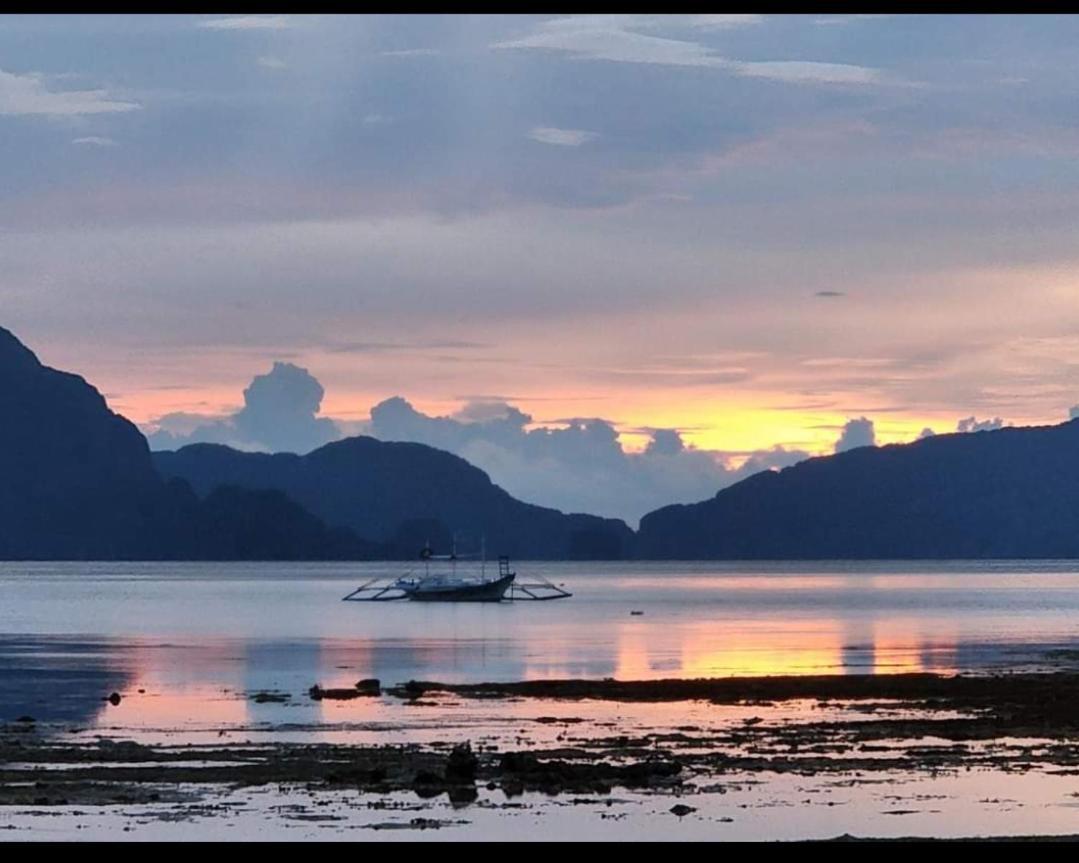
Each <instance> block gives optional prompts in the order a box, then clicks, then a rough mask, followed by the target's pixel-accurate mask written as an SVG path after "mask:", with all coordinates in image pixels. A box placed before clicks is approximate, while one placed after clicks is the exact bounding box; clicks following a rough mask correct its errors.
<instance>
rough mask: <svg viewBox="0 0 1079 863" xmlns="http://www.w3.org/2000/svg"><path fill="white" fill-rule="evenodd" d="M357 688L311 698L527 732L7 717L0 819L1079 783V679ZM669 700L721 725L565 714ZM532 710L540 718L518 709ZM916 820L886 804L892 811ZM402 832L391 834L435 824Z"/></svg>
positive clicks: (692, 808) (819, 678) (1052, 675)
mask: <svg viewBox="0 0 1079 863" xmlns="http://www.w3.org/2000/svg"><path fill="white" fill-rule="evenodd" d="M361 683H363V684H364V685H365V686H366V687H367V692H366V693H361V694H360V695H358V696H356V695H353V694H351V693H350V692H348V691H347V690H340V689H338V690H320V691H319V693H318V695H319V697H320V698H327V697H328V698H329V700H331V701H332V700H334V699H335V697H337V698H341V697H346V698H347V700H349V701H351V700H353V699H354V698H357V697H359V698H363V699H368V698H379V699H381V702H382V703H383V704H385V705H386V707H387V709H388V710H390V711H396V710H397V709H401V710H402V711H403V712H404V713H405V714H410V713H414V712H415V711H416V710H419V709H422V708H423V707H424V706H428V707H431V706H433V707H445V708H446V709H447V710H452V709H457V708H458V707H459V706H460V705H464V704H487V705H490V706H493V707H498V705H500V704H505V705H506V706H507V708H513V709H514V710H515V711H517V712H516V713H515V714H514V715H515V716H517V717H518V718H517V719H516V722H517V723H519V724H520V725H522V726H526V729H525V733H524V735H523V737H522V736H520V735H519V736H518V737H517V738H516V742H515V744H514V745H506V744H505V743H504V742H500V743H491V742H490V741H489V740H488V741H485V740H484V739H483V735H482V734H481V733H477V734H476V735H475V739H474V740H469V741H465V742H456V743H454V742H451V741H449V740H446V739H444V738H443V739H436V740H430V741H426V742H423V743H392V742H388V743H381V744H377V745H371V744H367V743H364V744H360V743H324V742H295V741H283V740H276V741H274V740H268V741H267V742H258V743H252V742H250V741H247V742H234V741H223V742H220V743H217V742H213V741H209V742H201V743H197V744H196V743H190V742H188V743H179V744H176V743H160V742H158V743H140V742H137V741H132V740H113V739H109V738H107V737H101V736H98V737H96V738H95V739H85V736H84V735H83V736H80V734H79V729H74V728H72V727H70V726H65V725H64V724H62V723H57V724H49V725H46V724H39V723H37V722H27V721H23V722H11V723H5V724H3V725H2V726H0V816H3V815H4V814H5V813H11V812H16V811H20V810H22V809H25V808H27V807H30V808H31V809H30V811H32V812H38V813H42V812H47V811H50V810H54V811H61V810H62V811H68V807H83V808H82V809H79V810H76V811H80V812H84V811H86V810H91V809H97V810H99V811H106V810H108V811H111V809H110V807H120V808H121V809H123V807H127V808H128V809H131V808H135V809H139V810H140V811H141V810H143V809H146V808H149V809H155V808H156V809H161V810H163V811H164V810H167V811H168V812H170V813H171V814H170V815H169V817H170V818H172V819H173V820H178V821H182V820H183V819H184V818H185V817H187V816H186V814H185V813H188V812H191V811H199V812H205V811H211V810H212V806H213V805H214V803H213V801H215V800H220V799H221V795H222V794H225V793H231V791H235V790H237V789H241V790H242V789H247V790H252V791H257V790H259V789H263V790H266V789H269V790H274V789H277V791H278V792H281V793H283V794H284V795H285V797H287V798H289V799H292V797H296V796H302V797H303V798H304V799H305V800H310V801H314V803H313V804H312V805H313V806H315V807H324V808H319V809H312V810H311V811H310V812H308V813H307V814H308V816H309V817H310V819H315V820H317V819H318V818H321V817H323V815H324V814H325V813H327V811H333V810H331V809H330V806H331V802H330V801H331V800H332V799H335V795H341V794H346V795H349V796H350V799H355V800H356V801H364V805H365V806H367V807H368V808H373V809H378V808H380V807H383V808H402V807H403V806H406V805H410V804H408V803H407V801H415V805H417V806H419V805H423V804H426V803H431V804H433V805H447V804H448V805H449V807H450V808H451V809H452V810H453V811H454V812H455V813H457V814H458V815H460V816H462V817H463V816H465V815H467V814H468V813H469V812H470V811H479V809H483V808H486V809H488V810H491V809H494V810H513V809H515V808H519V807H520V806H521V805H522V804H521V803H520V802H519V801H521V800H531V799H533V798H536V796H537V795H539V799H543V800H550V801H552V805H559V806H561V805H570V806H574V807H582V806H583V807H602V806H607V807H609V806H611V804H612V801H614V800H615V799H617V798H618V796H619V795H622V794H627V793H628V794H633V795H638V796H640V797H641V798H642V799H646V800H648V801H652V803H655V804H656V805H660V804H661V805H662V809H661V810H659V811H662V812H665V813H668V814H667V815H666V816H665V817H668V818H671V823H672V825H673V824H676V823H679V822H681V821H682V818H683V817H684V816H686V815H690V814H691V813H695V812H697V809H698V807H699V806H700V805H701V804H700V803H699V802H698V801H699V800H700V799H701V795H714V794H720V795H722V794H724V793H725V792H726V791H727V790H732V789H737V788H739V787H744V786H746V785H754V784H760V783H761V782H763V781H764V779H765V778H767V779H769V780H776V779H778V778H781V777H783V776H787V777H791V778H793V779H796V780H797V781H807V782H809V781H814V782H816V781H828V782H830V783H832V784H833V785H848V786H850V787H855V786H864V787H867V788H868V787H872V786H880V785H881V784H882V783H883V785H884V786H885V787H886V786H888V785H889V783H893V782H894V781H895V777H898V776H904V777H908V776H913V777H915V778H917V777H922V778H925V779H929V778H932V777H935V776H937V775H946V774H957V775H958V774H962V773H963V772H964V771H971V770H976V771H978V770H993V771H1002V772H1005V773H1008V774H1012V775H1015V774H1027V773H1032V772H1042V773H1046V774H1051V775H1054V776H1075V775H1079V673H1072V672H1046V673H1014V674H996V675H980V676H965V675H953V676H944V675H935V674H904V675H878V676H874V675H849V676H848V675H816V676H808V677H791V676H783V677H779V676H777V677H758V678H719V679H695V680H692V679H670V680H661V681H617V680H609V679H608V680H562V681H517V682H509V683H483V684H446V683H436V682H415V681H413V682H410V683H407V684H403V685H401V686H397V687H389V688H382V689H381V692H380V694H378V695H375V694H373V693H372V692H371V691H370V690H371V688H372V687H371V685H372V681H361ZM357 691H359V690H357ZM329 693H332V694H329ZM260 695H263V696H264V695H265V693H263V692H249V693H246V694H245V697H246V698H247V699H249V700H252V701H256V700H257V699H258V698H259V696H260ZM287 697H288V698H291V697H293V696H292V695H291V694H289V695H288V696H287ZM296 697H298V698H304V699H307V698H313V697H314V696H313V695H312V693H303V694H299V695H297V696H296ZM436 698H437V699H439V701H437V702H435V701H433V700H432V699H436ZM807 701H808V702H812V703H810V704H805V702H807ZM676 702H687V704H688V703H691V702H692V703H696V704H697V705H698V707H699V709H700V710H704V711H715V712H717V716H718V714H719V713H722V714H723V716H722V717H720V718H721V720H722V721H717V722H715V723H714V724H704V723H701V722H699V721H695V722H692V723H689V722H687V724H683V725H671V726H662V727H661V726H657V725H655V724H648V725H647V726H645V725H642V724H640V723H635V722H634V721H622V722H621V723H619V722H595V721H593V719H589V718H588V717H587V715H586V714H587V711H586V714H582V715H576V714H575V707H576V710H577V712H580V711H581V710H582V709H583V708H585V707H589V708H590V709H593V710H602V704H603V703H612V704H620V705H626V706H629V705H632V704H636V705H639V706H640V709H643V710H648V709H653V708H654V706H656V705H661V704H664V703H667V704H674V703H676ZM790 707H794V708H797V711H801V713H798V712H797V711H796V712H795V714H792V713H791V711H790V710H789V709H787V708H790ZM532 710H536V711H540V712H539V713H538V714H537V715H531V714H527V711H532ZM521 711H525V713H524V714H522V713H521ZM731 711H733V712H731ZM813 711H818V713H817V714H814V713H813ZM552 713H560V714H562V715H558V716H556V715H551V714H552ZM600 715H606V714H602V713H601V714H600ZM673 715H675V716H677V715H681V713H680V712H679V713H676V714H673ZM792 715H797V716H798V718H797V719H796V720H792V718H791V717H792ZM404 718H405V717H403V719H404ZM608 726H610V727H608ZM281 727H282V728H284V727H285V725H282V726H281ZM326 727H332V724H331V725H328V726H326ZM527 728H531V729H534V732H531V733H530V732H528V730H527ZM259 731H260V733H272V732H273V731H274V729H273V728H272V727H271V728H268V729H267V728H262V729H259ZM555 732H557V735H556V734H555ZM222 733H223V732H222ZM391 734H392V732H391ZM544 735H546V739H542V740H541V739H536V738H541V737H543V736H544ZM312 736H313V737H314V735H312ZM473 743H474V744H475V745H473ZM522 744H523V745H522ZM851 777H854V778H851ZM1002 790H1003V789H1002ZM897 799H898V798H897ZM319 801H324V802H319ZM694 804H697V805H694ZM208 805H209V806H210V809H207V806H208ZM891 811H892V810H886V814H888V813H890V812H891ZM915 811H917V810H916V809H904V808H898V807H897V808H895V810H894V813H895V814H896V815H900V814H906V813H907V812H915ZM320 813H321V814H320ZM676 816H677V817H676ZM326 817H327V818H329V817H330V816H329V815H326ZM331 820H332V819H331ZM436 820H437V819H436ZM714 820H718V821H720V822H722V821H730V820H731V819H730V818H729V817H727V818H719V819H714ZM414 821H415V823H413V821H410V822H407V823H406V824H404V825H403V826H402V825H400V824H399V825H398V827H400V828H401V829H406V830H425V831H426V830H430V829H433V828H434V827H436V825H434V824H431V823H427V822H426V821H424V820H423V818H420V819H419V820H415V819H414ZM454 823H468V822H467V821H464V822H460V821H458V822H454ZM447 824H449V822H447ZM409 825H411V826H409ZM443 826H446V825H443ZM851 826H854V825H851ZM372 829H376V828H372ZM377 829H389V828H388V827H386V826H385V825H383V827H382V828H377ZM395 829H396V828H395ZM860 832H862V831H859V830H853V829H848V830H847V831H846V834H845V835H836V836H835V837H832V839H833V840H847V841H851V840H856V841H873V840H874V839H875V838H877V837H873V836H858V835H857V834H858V833H860ZM851 834H854V835H851ZM1061 835H1063V834H1061ZM908 838H911V837H908ZM918 838H929V837H918ZM979 838H987V839H988V838H1014V839H1022V838H1027V837H1024V836H1020V835H1019V834H1018V833H1016V834H1014V835H1013V836H1009V837H989V836H986V837H979ZM1030 838H1045V839H1050V838H1053V837H1052V835H1050V834H1048V833H1047V834H1045V835H1044V836H1041V835H1031V837H1030ZM1069 838H1071V836H1070V834H1069ZM814 841H817V840H814Z"/></svg>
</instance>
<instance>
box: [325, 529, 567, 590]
mask: <svg viewBox="0 0 1079 863" xmlns="http://www.w3.org/2000/svg"><path fill="white" fill-rule="evenodd" d="M455 546H456V543H455ZM420 558H421V559H422V560H423V565H424V571H423V573H422V574H419V573H414V572H413V571H411V570H410V571H409V572H407V573H405V574H404V575H402V576H401V577H400V578H396V579H390V578H373V579H371V580H370V581H368V582H367V583H366V584H362V585H360V586H359V587H357V588H356V589H355V590H354V591H352V593H350V594H349V595H348V596H345V597H342V599H343V600H344V601H345V602H390V601H392V600H396V599H410V600H412V601H414V602H502V601H504V600H508V601H518V602H519V601H522V600H535V601H542V600H548V599H565V598H566V597H569V596H572V595H573V594H571V593H570V592H569V591H568V590H564V589H562V588H561V587H559V586H558V585H555V584H552V583H551V582H549V581H547V580H546V579H543V578H540V579H538V580H537V581H530V582H519V581H517V580H516V579H517V573H516V572H514V571H513V570H511V569H510V561H509V558H508V557H500V558H499V559H498V575H497V576H496V575H491V576H488V574H487V561H486V556H484V559H483V560H482V561H481V563H480V571H479V573H478V574H473V575H468V574H458V572H457V560H458V557H457V552H456V549H455V550H454V553H453V554H446V555H434V554H432V553H431V549H430V546H428V547H426V548H424V550H423V551H422V552H421V553H420ZM431 561H448V562H449V564H450V567H449V571H442V572H432V571H431Z"/></svg>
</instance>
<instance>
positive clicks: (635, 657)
mask: <svg viewBox="0 0 1079 863" xmlns="http://www.w3.org/2000/svg"><path fill="white" fill-rule="evenodd" d="M955 654H956V639H955V638H954V636H952V635H950V634H942V633H939V632H935V633H933V634H932V636H931V637H926V636H925V635H923V634H922V633H921V632H920V631H919V623H918V622H917V621H914V620H895V621H888V622H875V623H869V624H866V623H861V624H854V625H852V624H850V623H849V622H846V621H842V620H838V619H822V620H790V621H783V620H774V619H770V620H761V621H746V620H740V621H737V623H734V622H731V623H728V622H726V621H722V620H717V621H715V622H711V623H699V624H694V625H690V626H680V627H677V628H672V627H669V626H667V625H665V624H664V622H662V621H656V622H645V621H640V622H639V623H629V624H625V625H623V626H621V627H620V628H619V631H618V645H617V661H616V670H615V675H614V676H615V677H617V678H618V679H620V680H643V679H656V678H662V677H668V678H671V677H684V678H694V677H728V676H747V677H754V676H766V675H787V674H898V673H905V672H918V671H934V672H938V673H939V672H948V671H952V670H954V668H955V663H956V658H955Z"/></svg>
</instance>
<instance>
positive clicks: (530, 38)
mask: <svg viewBox="0 0 1079 863" xmlns="http://www.w3.org/2000/svg"><path fill="white" fill-rule="evenodd" d="M760 20H761V18H760V16H758V15H736V16H732V15H718V16H711V15H706V16H696V19H695V20H694V19H690V22H689V23H690V24H691V25H693V26H696V27H697V28H700V29H726V28H730V27H734V26H745V25H747V24H755V23H758V22H759V21H760ZM672 23H677V22H676V21H671V19H667V18H662V17H659V18H657V17H654V16H639V15H582V16H574V17H570V18H556V19H553V20H549V21H545V22H543V23H541V24H540V25H539V26H538V27H537V28H536V29H535V30H534V31H533V32H532V33H530V34H528V35H526V36H522V37H520V38H518V39H510V40H506V41H503V42H496V43H494V44H493V45H491V47H492V48H495V49H503V50H505V49H512V50H522V49H530V50H544V51H552V52H553V51H557V52H562V53H566V54H569V55H571V56H573V57H577V58H580V59H583V60H606V61H609V62H615V63H644V64H655V65H661V66H701V67H710V68H714V69H722V70H725V71H727V72H730V73H732V74H735V75H739V76H741V77H752V78H767V79H770V80H773V81H782V82H786V83H797V84H803V83H814V84H861V85H864V84H876V83H879V81H880V72H879V70H877V69H872V68H869V67H866V66H855V65H851V64H847V63H820V62H816V61H812V60H766V61H740V60H732V59H730V58H728V57H724V56H721V55H720V54H717V53H715V52H714V51H713V50H712V49H711V48H709V47H707V46H706V45H702V44H700V43H698V42H687V41H685V40H681V39H669V38H665V37H661V36H651V35H648V34H646V33H640V32H637V31H639V30H642V29H652V28H655V27H657V26H669V25H670V24H672Z"/></svg>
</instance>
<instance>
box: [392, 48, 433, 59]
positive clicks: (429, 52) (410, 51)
mask: <svg viewBox="0 0 1079 863" xmlns="http://www.w3.org/2000/svg"><path fill="white" fill-rule="evenodd" d="M441 53H442V52H441V51H439V50H438V49H437V48H402V49H401V50H399V51H383V52H382V56H383V57H437V56H438V55H439V54H441Z"/></svg>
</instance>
